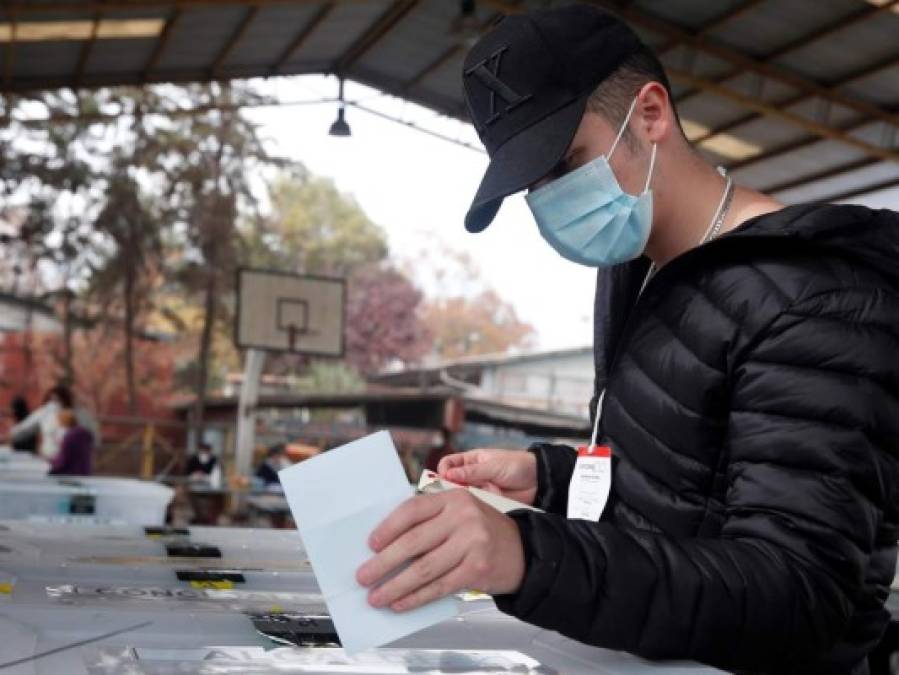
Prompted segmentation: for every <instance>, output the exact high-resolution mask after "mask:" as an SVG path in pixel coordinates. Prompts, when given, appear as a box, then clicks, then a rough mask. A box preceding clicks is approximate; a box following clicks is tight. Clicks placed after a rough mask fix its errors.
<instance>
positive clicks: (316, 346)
mask: <svg viewBox="0 0 899 675" xmlns="http://www.w3.org/2000/svg"><path fill="white" fill-rule="evenodd" d="M345 300H346V283H345V282H344V280H343V279H334V278H328V277H316V276H303V275H298V274H288V273H284V272H273V271H270V270H254V269H241V270H238V273H237V317H236V322H235V329H234V342H235V343H236V344H237V346H238V347H239V348H240V349H264V350H266V351H270V352H293V353H296V354H312V355H318V356H342V355H343V345H344V339H343V327H344V306H345Z"/></svg>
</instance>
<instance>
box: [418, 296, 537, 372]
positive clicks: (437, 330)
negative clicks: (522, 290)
mask: <svg viewBox="0 0 899 675" xmlns="http://www.w3.org/2000/svg"><path fill="white" fill-rule="evenodd" d="M422 316H423V320H424V323H425V325H426V326H427V327H428V329H429V330H430V331H431V333H432V334H433V336H434V339H433V350H434V353H435V354H436V355H438V356H440V357H441V358H445V359H453V358H459V357H460V356H474V355H478V354H500V353H504V352H507V351H509V350H510V349H512V348H519V349H527V348H530V347H531V346H532V345H533V340H534V337H535V331H534V328H533V326H531V325H530V324H527V323H524V322H522V321H521V320H520V319H519V318H518V315H517V313H516V312H515V308H514V307H512V305H510V304H509V303H507V302H505V301H503V300H502V299H501V298H500V297H499V296H498V295H497V294H496V292H494V291H492V290H485V291H482V292H481V293H479V294H478V295H476V296H475V297H471V298H469V297H465V296H456V297H451V298H437V299H434V300H431V301H429V302H428V303H426V304H425V306H424V308H423V315H422Z"/></svg>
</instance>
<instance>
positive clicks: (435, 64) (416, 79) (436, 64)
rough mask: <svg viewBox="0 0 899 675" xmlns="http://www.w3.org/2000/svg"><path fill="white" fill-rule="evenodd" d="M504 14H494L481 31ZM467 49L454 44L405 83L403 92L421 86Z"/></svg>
mask: <svg viewBox="0 0 899 675" xmlns="http://www.w3.org/2000/svg"><path fill="white" fill-rule="evenodd" d="M501 16H502V14H493V15H491V16H490V18H489V19H487V20H486V21H484V22H483V23H482V24H481V25H480V26H479V29H480V30H485V29H486V28H487V27H489V26H491V25H493V22H494V21H496V20H497V19H498V18H500V17H501ZM466 49H467V45H466V44H464V43H462V42H459V43H457V44H454V45H453V46H452V47H450V48H449V49H447V50H446V51H444V52H443V53H442V54H441V55H440V56H438V57H437V58H436V59H434V60H433V61H431V62H430V63H429V64H428V65H426V66H425V67H424V68H422V69H421V70H419V71H418V72H417V73H415V75H413V76H412V77H411V78H409V79H408V80H407V81H406V82H404V83H403V91H408V90H409V89H411V88H412V87H414V86H416V85H417V84H420V83H421V82H422V81H423V80H424V79H425V78H427V77H428V76H429V75H430V74H431V73H434V72H436V71H437V70H438V69H440V68H442V67H443V66H444V65H446V64H447V63H449V62H450V61H451V60H452V59H453V58H455V57H456V56H458V55H460V54H462V53H463V52H465V51H466Z"/></svg>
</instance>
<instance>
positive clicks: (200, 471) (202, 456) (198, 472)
mask: <svg viewBox="0 0 899 675" xmlns="http://www.w3.org/2000/svg"><path fill="white" fill-rule="evenodd" d="M184 473H186V474H187V476H188V477H189V478H190V479H191V480H200V481H208V482H209V483H211V484H217V483H218V482H219V478H220V476H221V468H220V467H219V461H218V458H217V457H216V456H215V455H213V454H212V446H211V445H209V443H200V449H199V451H198V452H197V453H196V454H195V455H191V456H190V459H188V460H187V468H186V470H185V472H184Z"/></svg>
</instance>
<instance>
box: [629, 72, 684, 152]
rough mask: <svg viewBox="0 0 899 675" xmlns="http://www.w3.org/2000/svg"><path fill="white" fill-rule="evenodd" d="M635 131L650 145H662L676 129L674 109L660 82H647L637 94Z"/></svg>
mask: <svg viewBox="0 0 899 675" xmlns="http://www.w3.org/2000/svg"><path fill="white" fill-rule="evenodd" d="M634 113H635V117H636V118H637V119H636V124H634V130H635V131H636V132H637V133H638V134H639V135H640V136H641V137H643V138H644V139H645V140H646V141H647V142H648V143H662V142H663V141H665V140H666V139H667V138H668V137H669V135H670V134H671V131H672V129H674V108H672V106H671V99H670V98H669V97H668V92H667V91H666V90H665V87H663V86H662V85H661V84H659V83H658V82H647V83H646V84H645V85H643V88H642V89H640V92H639V93H638V94H637V109H636V110H635V111H634Z"/></svg>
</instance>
